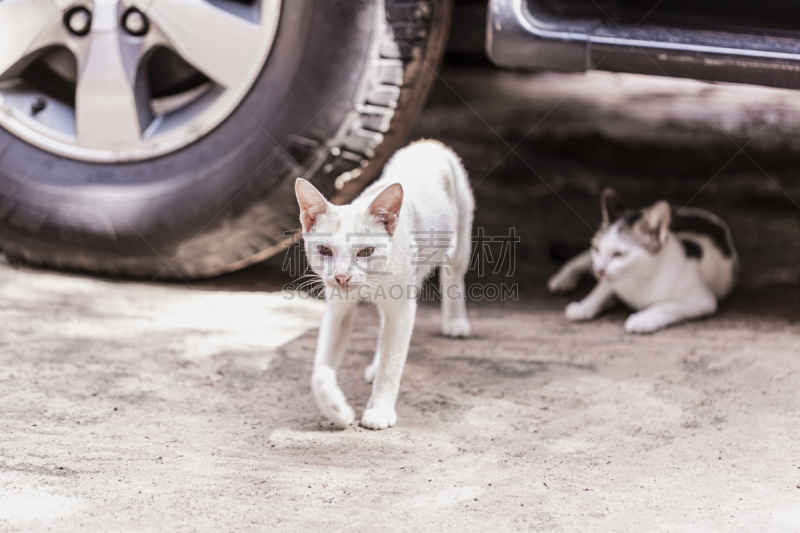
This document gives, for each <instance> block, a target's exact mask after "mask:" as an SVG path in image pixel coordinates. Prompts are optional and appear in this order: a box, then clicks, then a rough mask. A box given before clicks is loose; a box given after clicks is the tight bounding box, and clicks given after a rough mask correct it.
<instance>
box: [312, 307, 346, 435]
mask: <svg viewBox="0 0 800 533" xmlns="http://www.w3.org/2000/svg"><path fill="white" fill-rule="evenodd" d="M355 308H356V302H355V301H348V300H329V301H328V306H327V307H326V308H325V315H324V316H323V318H322V325H321V326H320V330H319V340H318V341H317V352H316V355H315V357H314V372H313V374H312V375H311V390H312V391H313V393H314V399H315V400H316V401H317V406H319V410H320V411H321V412H322V414H323V415H324V416H325V418H327V419H328V420H330V421H331V422H333V423H334V424H336V425H337V426H340V427H347V426H349V425H350V424H352V423H353V420H354V419H355V412H354V411H353V408H352V407H350V405H349V404H348V403H347V398H345V395H344V393H343V392H342V389H340V388H339V385H338V384H337V382H336V370H337V369H338V368H339V365H341V363H342V359H343V358H344V352H345V348H346V346H347V340H348V339H349V337H350V332H351V331H352V329H353V320H354V317H355V312H356V309H355Z"/></svg>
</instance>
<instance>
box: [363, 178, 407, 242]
mask: <svg viewBox="0 0 800 533" xmlns="http://www.w3.org/2000/svg"><path fill="white" fill-rule="evenodd" d="M402 205H403V186H402V185H400V184H399V183H395V184H394V185H389V186H388V187H386V189H384V191H383V192H382V193H380V194H379V195H378V197H377V198H375V199H374V200H373V201H372V203H371V204H369V209H368V212H369V214H370V215H372V216H374V217H375V218H377V219H378V220H380V221H381V222H382V223H383V225H384V226H386V231H388V232H389V235H392V234H393V233H394V229H395V228H396V227H397V217H398V214H399V213H400V207H401V206H402Z"/></svg>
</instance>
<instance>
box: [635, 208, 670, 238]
mask: <svg viewBox="0 0 800 533" xmlns="http://www.w3.org/2000/svg"><path fill="white" fill-rule="evenodd" d="M670 220H672V209H670V207H669V202H667V201H666V200H661V201H660V202H656V203H655V204H653V205H652V206H651V207H650V208H649V209H648V210H647V211H645V212H644V215H642V221H641V228H642V230H643V231H644V232H645V233H647V234H650V235H652V236H653V238H654V239H656V240H657V241H658V243H659V244H664V241H666V240H667V234H668V233H669V223H670Z"/></svg>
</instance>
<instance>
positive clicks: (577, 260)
mask: <svg viewBox="0 0 800 533" xmlns="http://www.w3.org/2000/svg"><path fill="white" fill-rule="evenodd" d="M591 271H592V254H591V252H590V251H589V250H586V251H585V252H583V253H581V254H578V255H577V256H575V257H573V258H572V259H570V260H569V261H567V262H566V264H565V265H564V266H562V267H561V268H560V269H559V270H558V272H556V273H555V274H553V276H552V277H551V278H550V279H549V280H548V281H547V290H549V291H550V292H569V291H572V290H575V287H577V286H578V283H579V282H580V280H581V278H582V277H583V276H585V275H586V274H589V273H590V272H591Z"/></svg>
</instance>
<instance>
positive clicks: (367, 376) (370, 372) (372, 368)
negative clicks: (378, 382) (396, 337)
mask: <svg viewBox="0 0 800 533" xmlns="http://www.w3.org/2000/svg"><path fill="white" fill-rule="evenodd" d="M378 314H379V315H380V321H381V326H380V330H379V331H378V346H377V347H376V348H375V355H374V356H373V357H372V363H370V364H369V365H367V368H365V369H364V381H366V382H367V383H372V380H373V379H375V372H377V371H378V365H379V364H380V362H381V338H382V337H383V326H384V324H386V314H385V313H384V312H383V309H381V308H380V307H378Z"/></svg>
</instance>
